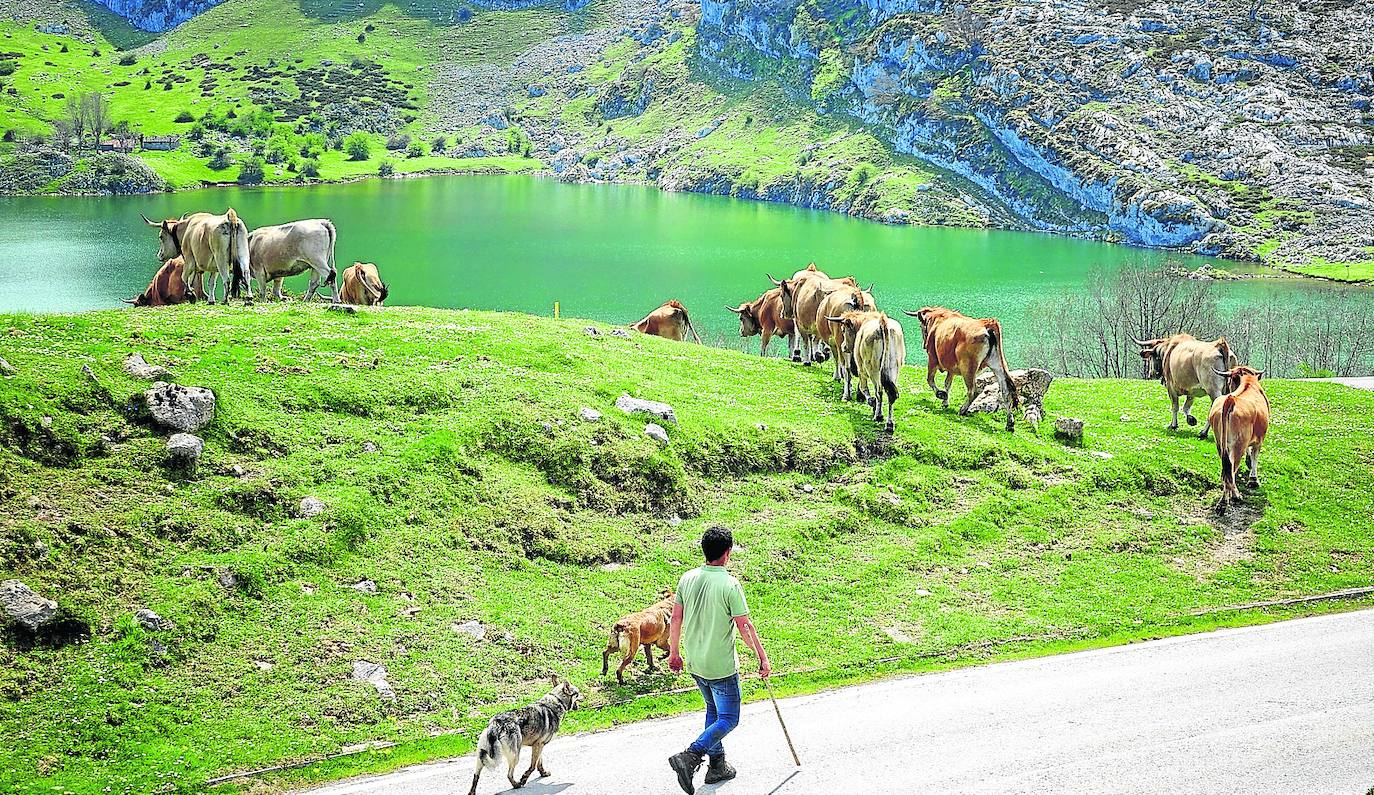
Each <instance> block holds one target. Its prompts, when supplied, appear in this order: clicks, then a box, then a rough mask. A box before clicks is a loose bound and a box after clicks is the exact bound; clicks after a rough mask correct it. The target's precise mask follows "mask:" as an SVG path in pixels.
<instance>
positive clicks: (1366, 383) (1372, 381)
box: [1305, 378, 1374, 795]
mask: <svg viewBox="0 0 1374 795" xmlns="http://www.w3.org/2000/svg"><path fill="white" fill-rule="evenodd" d="M1305 380H1308V381H1327V382H1330V383H1332V384H1344V385H1345V386H1349V387H1354V388H1355V389H1369V390H1374V378H1308V379H1305ZM1360 795H1364V793H1361V794H1360Z"/></svg>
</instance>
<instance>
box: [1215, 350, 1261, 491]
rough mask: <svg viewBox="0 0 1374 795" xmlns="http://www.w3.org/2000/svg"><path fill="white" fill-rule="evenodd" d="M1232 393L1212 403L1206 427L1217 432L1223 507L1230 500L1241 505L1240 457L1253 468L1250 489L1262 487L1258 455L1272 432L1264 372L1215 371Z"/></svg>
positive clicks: (1248, 369)
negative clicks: (1238, 472)
mask: <svg viewBox="0 0 1374 795" xmlns="http://www.w3.org/2000/svg"><path fill="white" fill-rule="evenodd" d="M1214 372H1215V373H1216V375H1217V377H1219V378H1221V379H1223V380H1224V381H1225V383H1226V385H1227V387H1228V389H1229V390H1230V391H1229V392H1228V393H1227V394H1226V395H1224V396H1222V397H1221V398H1220V399H1219V400H1214V401H1212V409H1211V411H1209V412H1208V414H1207V424H1208V425H1210V426H1211V428H1212V430H1213V431H1215V432H1216V441H1217V454H1218V455H1220V456H1221V504H1222V505H1223V506H1224V505H1226V501H1227V499H1228V498H1229V499H1230V500H1231V501H1232V502H1240V489H1238V488H1236V470H1237V469H1239V468H1240V463H1241V458H1242V457H1243V458H1244V459H1245V462H1246V463H1247V464H1248V465H1249V468H1250V479H1249V484H1248V485H1249V486H1250V488H1252V489H1255V488H1259V453H1260V448H1261V447H1263V446H1264V436H1265V434H1267V433H1268V432H1269V397H1268V396H1267V395H1265V394H1264V387H1263V386H1261V385H1260V379H1261V378H1263V377H1264V371H1263V370H1256V369H1254V368H1251V367H1245V366H1240V367H1233V368H1231V369H1230V370H1215V371H1214Z"/></svg>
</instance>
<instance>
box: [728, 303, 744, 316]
mask: <svg viewBox="0 0 1374 795" xmlns="http://www.w3.org/2000/svg"><path fill="white" fill-rule="evenodd" d="M725 311H727V312H734V313H735V314H737V315H742V314H744V310H743V309H736V308H735V307H733V306H730V305H729V304H727V305H726V306H725Z"/></svg>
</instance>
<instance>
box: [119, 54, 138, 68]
mask: <svg viewBox="0 0 1374 795" xmlns="http://www.w3.org/2000/svg"><path fill="white" fill-rule="evenodd" d="M137 62H138V56H136V55H134V54H133V53H131V52H130V53H125V54H124V56H123V57H121V58H120V59H119V65H120V66H133V65H134V64H135V63H137Z"/></svg>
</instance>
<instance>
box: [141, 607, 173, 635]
mask: <svg viewBox="0 0 1374 795" xmlns="http://www.w3.org/2000/svg"><path fill="white" fill-rule="evenodd" d="M134 620H135V621H137V622H138V625H139V626H140V627H143V628H144V629H146V630H149V631H150V632H158V631H160V630H164V629H171V628H172V622H170V621H168V620H167V619H165V618H163V617H162V616H160V615H158V614H157V613H154V612H153V611H152V610H149V609H148V608H146V607H145V608H142V609H141V610H139V611H138V612H137V613H134Z"/></svg>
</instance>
